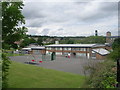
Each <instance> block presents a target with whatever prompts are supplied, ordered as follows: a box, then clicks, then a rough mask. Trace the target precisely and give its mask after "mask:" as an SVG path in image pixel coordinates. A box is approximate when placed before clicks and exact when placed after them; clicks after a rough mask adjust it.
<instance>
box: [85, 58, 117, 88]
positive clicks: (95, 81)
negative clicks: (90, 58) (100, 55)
mask: <svg viewBox="0 0 120 90" xmlns="http://www.w3.org/2000/svg"><path fill="white" fill-rule="evenodd" d="M91 67H92V66H91ZM91 69H92V71H93V72H92V73H91V75H90V77H89V78H88V79H87V80H86V83H85V84H84V87H86V88H87V87H88V88H115V85H116V84H117V81H116V77H117V76H116V63H115V62H114V61H108V60H107V61H105V62H103V63H99V64H98V65H96V67H93V68H91Z"/></svg>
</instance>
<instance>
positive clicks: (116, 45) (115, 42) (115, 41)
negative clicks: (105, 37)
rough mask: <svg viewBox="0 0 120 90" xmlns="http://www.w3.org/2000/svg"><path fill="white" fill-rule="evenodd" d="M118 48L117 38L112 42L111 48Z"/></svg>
mask: <svg viewBox="0 0 120 90" xmlns="http://www.w3.org/2000/svg"><path fill="white" fill-rule="evenodd" d="M119 47H120V38H117V39H115V40H114V42H113V44H112V48H113V49H116V48H119Z"/></svg>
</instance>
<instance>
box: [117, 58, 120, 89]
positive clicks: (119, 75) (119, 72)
mask: <svg viewBox="0 0 120 90" xmlns="http://www.w3.org/2000/svg"><path fill="white" fill-rule="evenodd" d="M117 82H118V85H117V87H118V88H120V58H119V59H117Z"/></svg>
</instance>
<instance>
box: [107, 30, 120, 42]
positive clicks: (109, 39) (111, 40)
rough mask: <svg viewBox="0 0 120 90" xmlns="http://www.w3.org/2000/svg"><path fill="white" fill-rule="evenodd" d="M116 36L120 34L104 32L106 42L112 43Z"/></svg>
mask: <svg viewBox="0 0 120 90" xmlns="http://www.w3.org/2000/svg"><path fill="white" fill-rule="evenodd" d="M116 38H120V36H111V32H110V31H108V32H106V43H109V44H112V43H113V42H114V40H115V39H116Z"/></svg>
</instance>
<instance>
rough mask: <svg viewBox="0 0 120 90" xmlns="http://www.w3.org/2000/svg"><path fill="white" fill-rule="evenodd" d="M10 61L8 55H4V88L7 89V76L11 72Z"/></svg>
mask: <svg viewBox="0 0 120 90" xmlns="http://www.w3.org/2000/svg"><path fill="white" fill-rule="evenodd" d="M9 65H10V61H9V58H8V57H7V56H6V54H4V53H2V88H7V87H8V84H7V81H8V79H7V76H8V70H9Z"/></svg>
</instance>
